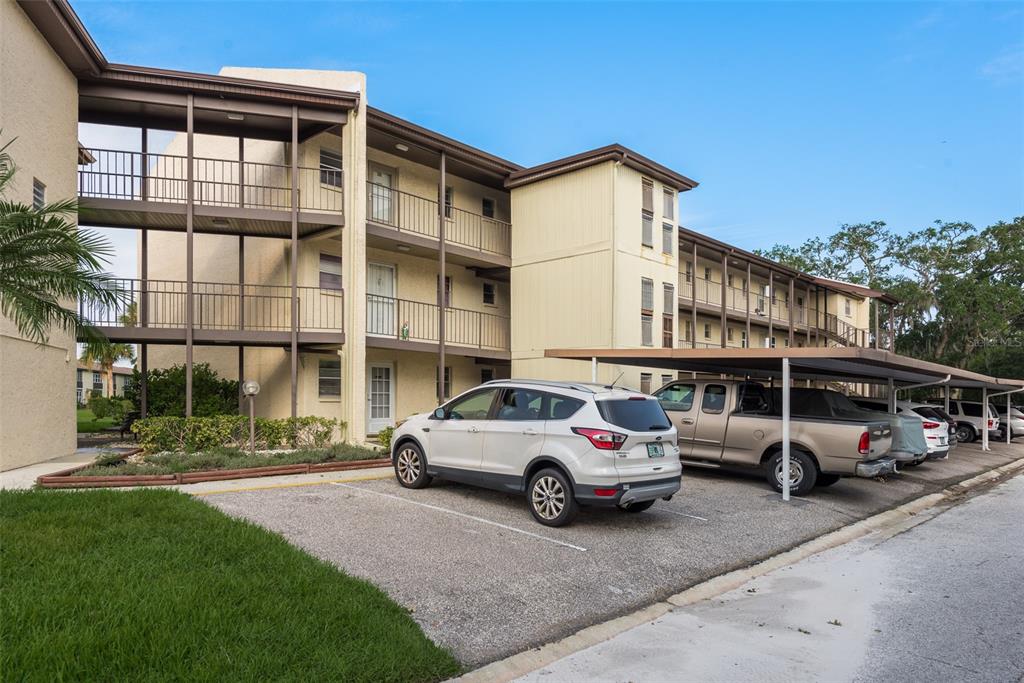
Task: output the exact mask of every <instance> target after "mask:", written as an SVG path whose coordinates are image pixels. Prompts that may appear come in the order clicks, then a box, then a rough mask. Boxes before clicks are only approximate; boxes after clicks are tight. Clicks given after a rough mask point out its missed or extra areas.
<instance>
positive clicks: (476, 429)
mask: <svg viewBox="0 0 1024 683" xmlns="http://www.w3.org/2000/svg"><path fill="white" fill-rule="evenodd" d="M469 431H471V432H473V433H474V434H475V433H476V432H479V431H480V428H479V427H476V426H473V427H470V428H469Z"/></svg>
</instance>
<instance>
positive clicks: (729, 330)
mask: <svg viewBox="0 0 1024 683" xmlns="http://www.w3.org/2000/svg"><path fill="white" fill-rule="evenodd" d="M725 340H726V341H732V328H731V327H727V328H725Z"/></svg>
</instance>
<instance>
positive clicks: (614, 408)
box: [597, 398, 672, 432]
mask: <svg viewBox="0 0 1024 683" xmlns="http://www.w3.org/2000/svg"><path fill="white" fill-rule="evenodd" d="M597 410H598V411H599V412H600V413H601V417H603V418H604V421H605V422H607V423H608V424H613V425H615V426H616V427H622V428H623V429H628V430H629V431H631V432H665V431H668V430H669V429H671V428H672V423H671V422H669V420H668V415H666V414H665V411H664V410H663V409H662V407H661V404H660V403H658V401H657V400H655V399H630V398H617V399H611V400H608V401H597Z"/></svg>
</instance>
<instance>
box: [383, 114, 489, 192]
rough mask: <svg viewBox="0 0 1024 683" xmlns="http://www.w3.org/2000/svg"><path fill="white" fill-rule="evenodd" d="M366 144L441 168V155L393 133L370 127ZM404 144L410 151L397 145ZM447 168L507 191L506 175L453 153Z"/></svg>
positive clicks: (466, 177)
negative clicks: (464, 159) (462, 158)
mask: <svg viewBox="0 0 1024 683" xmlns="http://www.w3.org/2000/svg"><path fill="white" fill-rule="evenodd" d="M366 144H367V146H369V147H372V148H374V149H378V150H380V151H382V152H387V153H388V154H393V155H395V156H398V157H402V158H403V159H408V160H409V161H411V162H413V163H417V164H423V165H424V166H428V167H430V168H439V164H440V158H441V155H440V154H439V153H438V152H436V151H434V150H431V149H426V148H425V147H421V146H419V145H417V144H416V143H415V142H412V141H410V140H408V139H405V138H402V137H399V136H397V135H392V134H391V133H388V132H385V131H382V130H378V129H374V128H370V129H368V130H367V131H366ZM398 144H403V145H405V146H406V147H408V148H409V149H408V151H405V152H403V151H401V150H399V149H398V148H397V147H396V146H395V145H398ZM445 170H446V171H447V172H448V173H450V174H451V175H456V176H459V177H460V178H465V179H466V180H471V181H473V182H474V183H479V184H481V185H484V186H486V187H490V188H494V189H496V190H501V192H502V193H504V192H505V176H504V175H502V174H498V173H495V172H492V171H488V170H486V169H483V168H480V167H479V166H474V165H472V164H469V163H466V162H465V161H462V160H460V159H457V158H455V157H453V156H451V155H449V156H448V159H447V160H446V161H445Z"/></svg>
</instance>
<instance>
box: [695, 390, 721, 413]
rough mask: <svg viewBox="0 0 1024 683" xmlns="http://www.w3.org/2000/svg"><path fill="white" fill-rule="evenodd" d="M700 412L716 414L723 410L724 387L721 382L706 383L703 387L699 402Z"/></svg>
mask: <svg viewBox="0 0 1024 683" xmlns="http://www.w3.org/2000/svg"><path fill="white" fill-rule="evenodd" d="M700 410H701V412H702V413H710V414H712V415H717V414H719V413H721V412H722V411H723V410H725V387H724V386H722V385H721V384H708V385H707V386H705V387H704V398H702V399H701V402H700Z"/></svg>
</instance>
